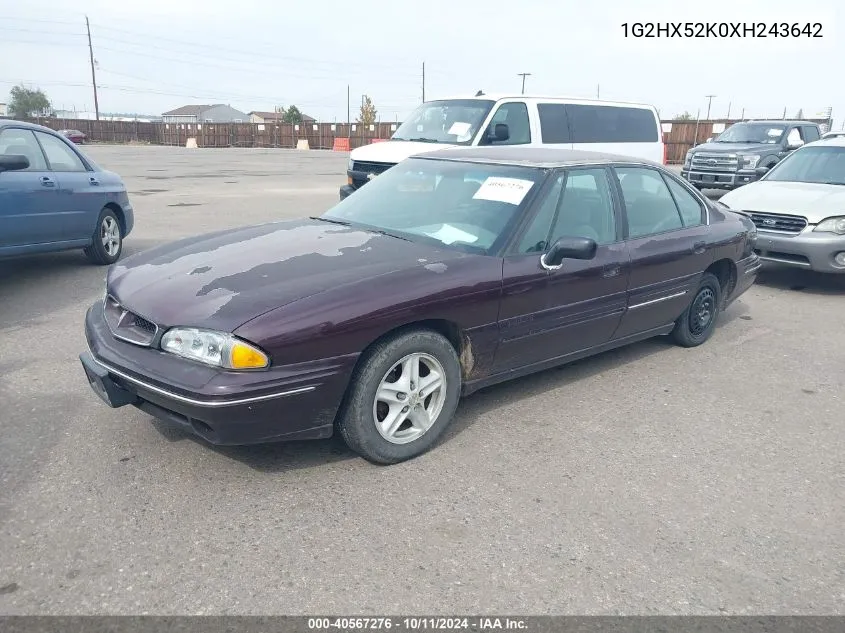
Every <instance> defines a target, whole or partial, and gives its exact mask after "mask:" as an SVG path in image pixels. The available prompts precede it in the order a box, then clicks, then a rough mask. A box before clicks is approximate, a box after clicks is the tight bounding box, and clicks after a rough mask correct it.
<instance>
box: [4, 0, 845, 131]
mask: <svg viewBox="0 0 845 633" xmlns="http://www.w3.org/2000/svg"><path fill="white" fill-rule="evenodd" d="M840 5H842V6H845V5H843V4H842V2H841V0H802V1H801V2H795V0H767V1H761V0H742V2H739V1H737V0H732V1H725V0H705V1H704V2H680V1H679V0H675V1H674V2H672V1H669V2H666V1H663V0H627V1H626V0H602V1H593V2H585V1H584V0H577V1H576V0H557V1H555V0H543V1H538V0H520V1H519V2H514V1H512V0H511V1H503V0H486V1H479V0H417V1H416V2H412V1H411V0H392V2H389V3H353V2H349V1H348V0H345V1H344V2H339V1H336V0H316V1H315V2H314V3H313V4H311V3H300V2H297V3H292V2H279V3H273V2H267V0H262V1H261V2H258V1H256V0H238V1H237V2H221V1H220V0H202V1H201V2H200V1H197V0H179V1H178V2H174V1H173V0H168V1H165V0H145V1H144V2H142V3H133V2H115V1H114V0H52V2H50V3H49V9H47V8H46V7H47V5H46V4H44V3H30V4H26V3H14V4H13V3H9V4H7V6H6V7H4V8H3V10H2V19H0V102H4V101H6V102H7V101H8V92H9V90H10V89H11V88H12V87H13V86H14V85H16V84H19V83H23V84H25V85H27V86H28V87H40V88H41V89H43V90H44V91H45V92H46V93H47V95H48V96H49V97H50V99H51V101H52V102H53V105H54V107H56V108H60V109H74V108H75V109H77V110H93V101H94V100H93V91H92V87H91V69H90V65H89V57H88V41H87V36H86V34H85V33H86V30H85V16H86V15H87V16H88V18H89V20H90V23H91V36H92V42H93V47H94V57H95V59H96V69H97V70H96V72H97V83H98V85H99V103H100V110H101V112H122V113H126V112H134V113H144V114H161V113H162V112H164V111H167V110H170V109H173V108H176V107H178V106H181V105H185V104H192V103H193V104H201V103H228V104H230V105H231V106H232V107H235V108H237V109H239V110H242V111H244V112H249V111H253V110H258V111H261V110H272V109H273V108H274V106H288V105H291V104H295V105H297V106H298V107H299V108H300V110H302V111H303V112H305V113H306V114H309V115H310V116H313V117H315V118H317V119H318V120H322V121H337V122H342V121H345V120H346V118H347V86H348V87H349V88H348V90H349V95H350V100H351V112H352V118H353V119H354V118H355V117H356V116H357V113H358V109H359V107H360V103H361V96H362V95H363V94H367V95H369V96H370V97H371V98H372V100H373V102H374V104H375V106H376V109H377V111H378V113H379V118H380V119H381V120H383V121H391V120H402V119H403V117H405V116H406V115H407V114H408V113H409V112H410V111H411V110H413V108H414V107H416V106H417V105H418V104H419V103H420V102H421V101H422V97H423V78H422V68H423V63H424V64H425V98H426V99H427V100H430V99H434V98H438V97H447V96H463V95H472V94H475V92H476V91H477V90H484V91H485V92H487V93H493V92H498V93H514V94H518V93H519V92H520V91H521V88H522V78H521V77H520V76H519V75H518V74H519V73H531V74H530V75H529V76H527V77H526V78H525V92H526V94H538V95H549V96H571V97H582V98H595V97H596V96H599V97H600V98H601V99H608V100H618V101H632V102H640V103H649V104H652V105H654V106H655V107H657V108H658V110H659V111H660V114H661V118H664V119H665V118H671V117H673V116H675V115H677V114H680V113H683V112H689V113H691V114H692V115H693V116H696V114H698V113H699V112H700V115H701V117H704V116H705V115H706V113H707V108H708V98H707V95H714V96H713V97H712V100H711V107H710V113H711V117H713V118H715V117H725V116H727V114H728V109H729V108H730V115H731V116H733V117H738V116H740V115H741V114H742V113H743V112H744V115H745V117H746V118H749V117H754V118H764V117H778V118H779V117H781V116H782V115H783V111H784V108H786V111H787V116H794V115H795V114H796V113H797V112H798V111H799V109H802V110H803V114H804V116H805V117H816V116H819V114H818V113H820V112H822V111H823V110H824V109H825V108H828V107H831V108H832V110H833V114H832V116H833V119H834V127H835V128H837V129H838V128H839V127H840V126H841V124H842V121H843V120H845V82H843V81H842V79H841V77H840V75H841V64H842V60H843V59H845V41H843V38H842V36H841V35H840V34H839V33H838V32H837V26H838V22H839V20H838V18H839V16H841V15H845V9H843V8H840ZM657 22H659V23H663V24H665V23H667V22H672V23H687V22H690V23H697V22H709V23H714V24H718V23H720V22H729V23H730V22H733V23H746V24H748V25H751V24H753V23H765V24H766V26H767V27H768V25H770V24H772V23H783V22H786V23H789V24H794V23H798V24H800V25H802V26H803V25H805V24H807V23H811V24H814V23H819V24H821V35H822V37H820V38H807V37H799V38H796V37H785V38H784V37H778V38H774V37H771V36H769V37H767V38H765V39H763V38H755V37H751V35H750V33H749V36H747V37H744V38H739V37H732V38H725V39H719V38H713V37H709V38H688V37H678V36H675V37H672V38H666V37H660V38H650V39H648V38H635V37H633V36H632V34H631V32H632V30H633V27H632V25H633V24H634V23H639V24H647V23H657ZM626 23H627V24H628V25H629V26H628V30H629V33H628V36H627V37H626V36H625V29H624V27H623V24H626ZM812 28H813V30H814V31H815V30H816V28H817V27H812ZM843 28H845V27H843ZM717 29H718V27H717ZM684 30H685V29H684V27H683V25H682V26H681V35H683V34H684Z"/></svg>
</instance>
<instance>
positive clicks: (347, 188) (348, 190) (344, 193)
mask: <svg viewBox="0 0 845 633" xmlns="http://www.w3.org/2000/svg"><path fill="white" fill-rule="evenodd" d="M353 193H355V187H353V186H352V185H343V186H342V187H341V188H340V199H341V200H344V199H346V198H348V197H349V196H351V195H352V194H353Z"/></svg>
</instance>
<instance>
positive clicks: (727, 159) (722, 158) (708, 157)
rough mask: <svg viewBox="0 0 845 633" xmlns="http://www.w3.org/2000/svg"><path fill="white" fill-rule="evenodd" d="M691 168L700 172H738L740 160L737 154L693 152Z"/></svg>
mask: <svg viewBox="0 0 845 633" xmlns="http://www.w3.org/2000/svg"><path fill="white" fill-rule="evenodd" d="M690 167H691V168H692V169H697V170H699V171H737V169H739V158H738V157H737V155H736V154H714V153H709V152H693V155H692V160H691V161H690Z"/></svg>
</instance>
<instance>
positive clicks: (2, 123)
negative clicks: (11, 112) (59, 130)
mask: <svg viewBox="0 0 845 633" xmlns="http://www.w3.org/2000/svg"><path fill="white" fill-rule="evenodd" d="M4 127H20V128H25V129H28V130H39V131H41V132H52V133H53V134H55V133H56V131H55V130H54V129H52V128H49V127H46V126H44V125H36V124H35V123H29V122H28V121H16V120H15V119H0V129H2V128H4Z"/></svg>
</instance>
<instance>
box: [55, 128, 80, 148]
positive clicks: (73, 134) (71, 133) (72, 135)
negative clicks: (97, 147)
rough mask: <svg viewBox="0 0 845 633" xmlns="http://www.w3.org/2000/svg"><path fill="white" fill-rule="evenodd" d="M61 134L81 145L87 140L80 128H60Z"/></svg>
mask: <svg viewBox="0 0 845 633" xmlns="http://www.w3.org/2000/svg"><path fill="white" fill-rule="evenodd" d="M59 134H61V135H62V136H64V137H65V138H67V139H68V140H69V141H70V142H71V143H76V144H77V145H81V144H83V143H84V142H85V134H84V133H82V132H80V131H79V130H59Z"/></svg>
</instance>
